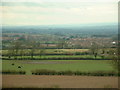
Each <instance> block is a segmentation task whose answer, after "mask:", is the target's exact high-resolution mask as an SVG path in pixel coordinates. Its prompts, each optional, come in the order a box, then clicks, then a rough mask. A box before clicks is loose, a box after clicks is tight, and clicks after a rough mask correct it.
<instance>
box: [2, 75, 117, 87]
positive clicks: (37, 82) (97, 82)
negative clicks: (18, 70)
mask: <svg viewBox="0 0 120 90" xmlns="http://www.w3.org/2000/svg"><path fill="white" fill-rule="evenodd" d="M2 80H3V81H2V86H3V88H117V87H118V77H98V76H96V77H95V76H57V75H54V76H49V75H40V76H39V75H2Z"/></svg>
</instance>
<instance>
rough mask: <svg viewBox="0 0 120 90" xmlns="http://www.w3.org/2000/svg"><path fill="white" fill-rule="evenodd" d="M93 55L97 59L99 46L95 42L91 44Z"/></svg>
mask: <svg viewBox="0 0 120 90" xmlns="http://www.w3.org/2000/svg"><path fill="white" fill-rule="evenodd" d="M90 51H91V53H92V54H93V55H94V57H95V59H96V57H97V55H98V45H97V44H96V43H95V42H92V43H91V48H90Z"/></svg>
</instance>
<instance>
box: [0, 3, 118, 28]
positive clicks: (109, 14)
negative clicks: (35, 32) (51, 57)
mask: <svg viewBox="0 0 120 90" xmlns="http://www.w3.org/2000/svg"><path fill="white" fill-rule="evenodd" d="M0 9H2V18H3V20H2V25H12V26H16V25H56V24H57V25H58V24H89V23H117V22H118V6H117V3H115V2H109V3H108V2H39V3H38V2H3V3H2V4H1V6H0Z"/></svg>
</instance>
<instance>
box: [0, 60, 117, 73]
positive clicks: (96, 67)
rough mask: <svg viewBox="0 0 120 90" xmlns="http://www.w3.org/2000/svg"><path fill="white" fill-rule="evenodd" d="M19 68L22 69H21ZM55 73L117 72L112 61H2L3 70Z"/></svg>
mask: <svg viewBox="0 0 120 90" xmlns="http://www.w3.org/2000/svg"><path fill="white" fill-rule="evenodd" d="M19 66H20V67H21V68H19ZM40 69H46V70H55V71H66V70H70V71H83V72H94V71H115V70H114V68H113V66H112V64H111V61H110V60H2V70H3V71H4V70H15V71H21V70H22V71H26V74H27V75H31V71H32V70H40Z"/></svg>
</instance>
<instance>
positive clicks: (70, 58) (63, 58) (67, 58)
mask: <svg viewBox="0 0 120 90" xmlns="http://www.w3.org/2000/svg"><path fill="white" fill-rule="evenodd" d="M16 59H17V60H111V59H109V58H104V59H103V58H96V59H95V58H80V57H50V58H34V57H33V58H16ZM16 59H15V58H2V60H16Z"/></svg>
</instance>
